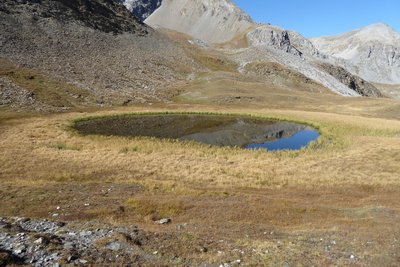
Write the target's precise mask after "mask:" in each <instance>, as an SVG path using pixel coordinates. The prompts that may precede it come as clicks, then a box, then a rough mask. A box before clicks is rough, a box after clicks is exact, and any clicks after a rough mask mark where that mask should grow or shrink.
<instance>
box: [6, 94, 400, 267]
mask: <svg viewBox="0 0 400 267" xmlns="http://www.w3.org/2000/svg"><path fill="white" fill-rule="evenodd" d="M203 94H204V92H203ZM296 94H298V97H297V99H296V101H293V100H290V99H291V98H290V96H289V94H288V95H286V97H287V99H288V100H286V101H287V103H286V106H287V108H277V107H275V106H274V105H273V103H274V100H275V99H274V97H275V98H276V97H277V96H276V95H277V94H276V95H271V97H270V98H269V99H268V100H266V101H265V102H254V103H250V104H248V103H240V104H238V105H234V104H232V103H230V102H228V103H225V104H219V105H215V103H212V102H205V101H206V100H204V99H203V102H202V103H197V104H194V103H190V100H187V99H186V101H189V102H187V103H189V104H187V103H184V102H178V103H175V104H168V105H167V104H163V105H161V104H160V105H153V106H151V107H149V106H144V105H143V106H137V107H129V108H128V107H125V108H115V109H112V110H103V111H96V112H75V113H73V112H72V113H64V114H52V115H37V116H32V115H31V116H29V117H27V116H24V115H23V114H21V115H18V114H15V113H9V112H2V113H1V117H0V136H1V140H0V151H1V152H0V166H1V168H0V179H1V185H2V186H1V188H0V200H1V203H2V205H1V207H0V214H2V215H3V216H28V217H40V218H43V217H45V218H52V219H57V220H66V221H70V220H101V221H103V222H108V223H111V224H136V225H139V226H140V227H142V228H143V229H145V230H148V231H154V232H160V233H164V234H169V235H174V238H173V239H171V240H170V241H171V242H172V243H171V246H174V247H175V248H176V249H175V250H174V249H171V248H170V249H169V250H168V249H167V248H168V246H167V247H166V248H165V255H170V253H172V252H171V251H174V253H178V254H179V255H180V256H181V257H186V258H188V257H189V258H196V259H203V260H211V261H214V262H221V261H223V260H224V259H229V258H235V257H240V259H241V260H242V261H243V264H244V265H245V266H246V265H248V266H276V265H282V264H285V263H290V264H293V265H296V264H297V265H300V266H301V265H305V266H307V265H310V264H316V265H320V266H321V265H323V266H328V265H332V264H339V265H355V266H364V265H374V263H385V264H387V266H394V265H396V264H395V263H398V262H399V260H400V255H399V254H398V251H400V250H399V249H400V245H399V243H398V240H400V231H399V228H398V226H397V222H398V219H399V215H400V210H399V209H400V199H399V197H398V196H399V193H400V164H399V163H400V120H399V119H398V117H396V116H397V114H398V106H399V103H398V102H396V101H394V100H389V99H361V98H349V99H347V98H346V99H344V98H342V97H337V96H332V95H330V94H328V95H321V96H316V97H313V98H311V95H310V94H308V93H301V92H300V93H296ZM290 95H293V94H292V93H291V94H290ZM265 97H267V95H265ZM303 99H309V100H308V101H302V100H303ZM324 99H325V100H324ZM180 101H183V100H182V99H181V100H180ZM281 101H283V100H281ZM317 102H319V105H318V106H316V105H314V106H313V107H312V104H313V103H317ZM289 107H291V108H289ZM385 110H392V111H391V112H384V111H385ZM154 112H157V113H164V112H168V113H171V112H177V113H182V112H183V113H184V112H198V113H220V114H248V115H253V116H259V117H264V118H273V119H277V120H289V121H295V122H301V123H306V124H309V125H312V126H313V127H315V128H317V129H318V130H319V131H320V133H321V137H320V139H319V140H317V141H316V142H314V143H312V144H311V145H310V146H309V147H308V148H306V149H304V150H301V151H295V152H293V151H292V152H277V153H268V152H265V151H249V150H243V149H240V148H226V147H225V148H219V147H210V146H207V145H203V144H198V143H194V142H177V141H174V140H157V139H154V138H145V137H141V138H124V137H111V136H81V135H79V134H78V133H77V132H75V131H74V130H73V129H71V125H72V124H73V123H74V121H76V120H82V119H83V120H84V119H88V118H91V117H101V116H114V115H120V114H132V113H154ZM56 207H60V209H59V210H57V209H56ZM55 213H56V214H57V217H54V214H55ZM166 217H169V218H172V222H173V223H172V224H171V225H168V226H162V227H160V226H158V225H155V224H154V223H153V221H154V220H157V219H161V218H166ZM178 224H185V225H187V227H186V228H185V231H184V233H182V231H178V230H176V228H175V227H176V225H178ZM218 240H219V241H218ZM221 240H222V241H221ZM220 241H221V242H220ZM198 242H200V243H201V242H206V243H207V242H208V246H209V248H210V251H209V253H203V252H198V251H196V250H195V249H193V250H192V249H184V248H185V247H186V245H185V244H188V243H189V244H191V243H193V244H195V243H196V244H197V243H198ZM328 248H329V249H328ZM382 251H384V253H383V252H382ZM242 252H243V253H242ZM393 264H394V265H393ZM178 265H179V264H178ZM381 266H386V265H381Z"/></svg>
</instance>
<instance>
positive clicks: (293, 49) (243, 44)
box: [145, 0, 369, 96]
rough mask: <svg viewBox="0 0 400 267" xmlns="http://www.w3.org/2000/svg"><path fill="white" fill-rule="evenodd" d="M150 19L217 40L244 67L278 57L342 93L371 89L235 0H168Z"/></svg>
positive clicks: (305, 41) (311, 46) (154, 24)
mask: <svg viewBox="0 0 400 267" xmlns="http://www.w3.org/2000/svg"><path fill="white" fill-rule="evenodd" d="M145 23H146V24H149V25H150V26H152V27H161V28H167V29H172V30H175V31H178V32H182V33H185V34H188V35H190V36H192V37H193V38H197V39H200V40H203V41H206V42H208V43H211V45H213V44H214V45H215V44H216V43H218V46H221V45H222V47H223V48H224V49H229V50H230V51H231V53H228V54H230V55H231V56H230V57H231V59H233V60H235V61H236V62H237V63H238V64H239V65H240V66H242V67H244V66H245V65H246V64H248V63H252V62H258V61H264V62H275V63H277V64H281V65H283V66H286V67H287V68H289V69H291V70H292V71H295V72H299V73H301V74H302V75H305V76H306V77H308V78H309V79H312V80H314V81H315V82H317V83H319V84H322V85H323V86H325V87H326V88H328V89H330V90H331V91H333V92H335V93H337V94H340V95H346V96H359V95H360V93H361V94H362V95H363V92H366V91H364V90H358V91H356V90H354V88H352V87H350V86H349V85H348V84H346V83H343V80H341V79H338V78H337V77H335V76H333V75H332V74H331V73H329V72H327V71H326V69H324V68H322V67H321V65H319V64H314V63H313V62H314V61H325V60H326V59H327V56H326V55H324V54H323V53H321V52H320V51H319V50H318V49H317V48H316V47H315V46H314V44H313V43H312V42H310V41H309V40H308V39H306V38H304V37H303V36H301V35H300V34H298V33H296V32H291V31H286V30H284V29H281V28H279V27H275V26H271V25H260V24H256V23H254V22H253V21H252V20H251V18H250V17H249V16H248V15H247V14H246V13H244V12H243V11H242V10H241V9H240V8H238V7H237V6H236V5H235V4H233V3H232V2H231V1H230V0H164V1H163V2H162V4H161V6H160V7H159V8H158V9H157V10H156V11H155V12H154V13H152V15H150V16H149V17H148V18H147V19H146V20H145ZM224 49H223V50H221V51H222V52H223V53H225V52H226V51H224ZM349 75H351V74H350V73H349ZM356 79H357V78H354V80H356ZM367 95H369V94H367Z"/></svg>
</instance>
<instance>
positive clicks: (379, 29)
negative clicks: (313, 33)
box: [312, 23, 400, 84]
mask: <svg viewBox="0 0 400 267" xmlns="http://www.w3.org/2000/svg"><path fill="white" fill-rule="evenodd" d="M312 42H313V44H314V45H315V46H316V47H317V48H318V49H319V50H320V51H322V52H323V53H325V54H327V55H330V56H332V57H334V58H338V59H343V60H344V61H342V62H339V63H340V64H341V65H342V66H344V67H346V68H347V69H348V70H350V71H351V72H353V73H354V74H357V75H359V76H361V77H362V78H363V79H365V80H367V81H369V82H376V83H386V84H399V83H400V33H398V32H396V31H395V30H394V29H392V28H391V27H389V26H388V25H386V24H383V23H379V24H373V25H369V26H367V27H364V28H362V29H359V30H355V31H351V32H348V33H344V34H341V35H337V36H330V37H321V38H314V39H312Z"/></svg>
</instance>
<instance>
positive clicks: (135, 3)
mask: <svg viewBox="0 0 400 267" xmlns="http://www.w3.org/2000/svg"><path fill="white" fill-rule="evenodd" d="M117 1H118V2H120V3H123V4H124V5H125V7H126V8H127V9H128V10H129V11H130V12H132V14H133V15H134V16H135V17H136V18H138V19H139V20H140V21H144V20H145V19H147V18H148V17H149V16H150V15H151V14H153V12H154V11H155V10H156V9H157V8H159V7H160V5H161V2H162V0H117Z"/></svg>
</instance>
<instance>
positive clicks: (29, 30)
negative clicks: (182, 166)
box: [0, 0, 197, 110]
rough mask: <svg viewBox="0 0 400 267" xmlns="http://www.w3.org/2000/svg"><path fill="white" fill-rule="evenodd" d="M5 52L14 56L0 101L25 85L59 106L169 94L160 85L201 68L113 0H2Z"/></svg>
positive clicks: (0, 39) (0, 37) (1, 54)
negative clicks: (4, 92) (50, 98)
mask: <svg viewBox="0 0 400 267" xmlns="http://www.w3.org/2000/svg"><path fill="white" fill-rule="evenodd" d="M0 58H2V59H3V60H5V61H6V62H7V64H2V67H4V68H1V69H0V71H1V72H0V78H1V80H2V90H4V91H7V92H8V93H7V94H2V95H0V97H2V98H7V99H8V100H5V101H0V103H8V104H9V105H13V103H10V100H12V99H18V97H13V96H12V94H17V92H16V91H17V89H16V88H22V89H23V90H25V91H21V92H20V93H18V94H20V95H29V96H30V97H32V98H33V100H32V101H36V102H38V103H39V102H40V103H42V102H45V103H48V104H49V105H51V106H54V105H55V109H57V110H60V109H62V110H63V109H69V108H71V107H74V106H76V105H84V106H87V105H101V106H103V105H122V104H124V103H138V102H146V101H164V100H165V99H166V97H165V93H164V92H163V91H162V90H161V89H160V88H165V87H166V86H167V85H168V84H169V83H171V82H173V81H176V80H180V79H184V78H185V76H184V75H183V74H182V73H183V70H185V71H189V72H190V71H191V70H192V69H195V68H197V66H195V65H194V64H193V61H192V60H191V59H190V58H188V57H187V56H186V54H185V52H184V51H183V50H182V49H181V48H180V47H179V46H177V45H176V44H174V43H172V42H171V41H170V40H168V39H167V38H165V37H163V36H162V35H161V34H159V33H157V32H155V31H154V30H152V29H151V28H150V27H148V26H147V25H144V24H143V23H141V22H139V21H138V20H137V19H136V18H135V17H134V16H133V15H132V14H130V12H129V11H128V10H126V8H125V7H124V6H122V5H120V4H117V3H115V2H114V1H113V0H53V1H50V0H42V1H40V2H38V1H14V0H3V1H1V2H0ZM5 66H10V68H9V70H7V69H5ZM192 66H193V67H192ZM39 77H40V78H39ZM39 81H41V82H39ZM12 84H13V85H12ZM41 84H46V85H50V84H53V85H56V86H41ZM72 88H73V89H72ZM22 89H21V90H22ZM44 89H46V90H47V91H43V90H44ZM50 95H53V96H54V97H53V98H52V99H53V100H54V101H53V100H52V101H50V103H49V101H48V100H49V99H48V98H47V96H50ZM56 99H59V100H63V101H55V100H56ZM64 100H66V101H64ZM30 101H31V100H30ZM19 102H22V103H26V101H19ZM39 109H40V108H39ZM46 110H47V108H46Z"/></svg>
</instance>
